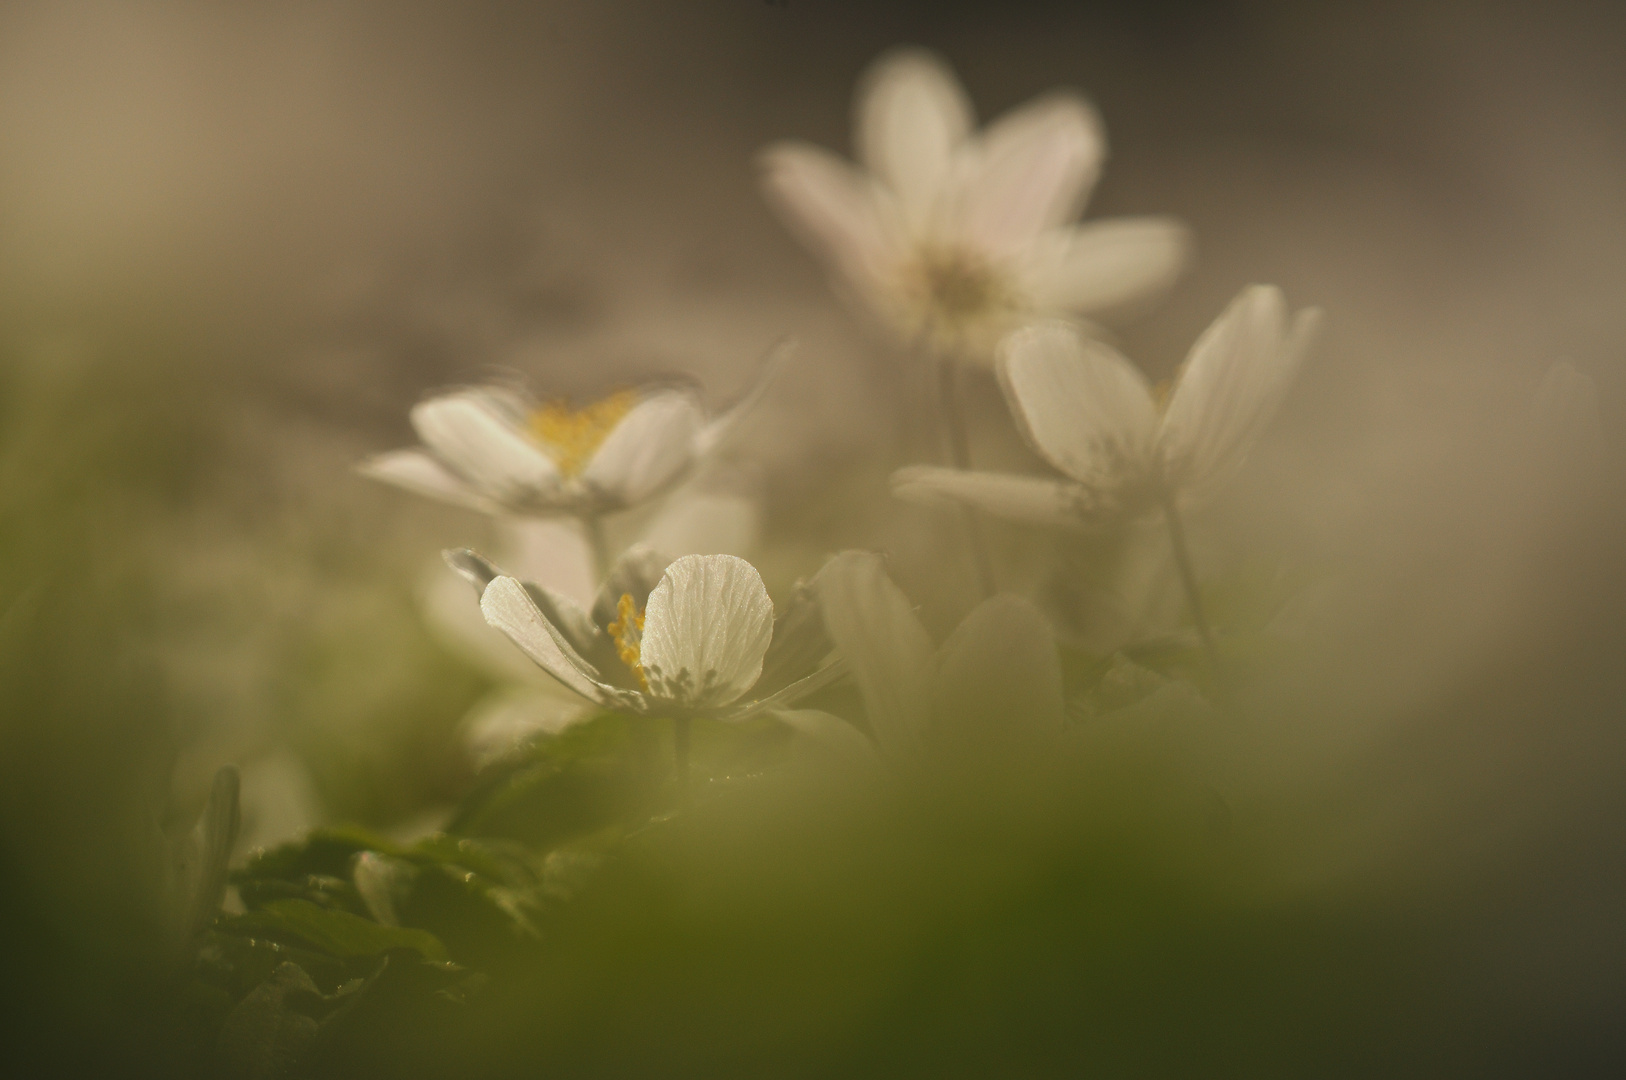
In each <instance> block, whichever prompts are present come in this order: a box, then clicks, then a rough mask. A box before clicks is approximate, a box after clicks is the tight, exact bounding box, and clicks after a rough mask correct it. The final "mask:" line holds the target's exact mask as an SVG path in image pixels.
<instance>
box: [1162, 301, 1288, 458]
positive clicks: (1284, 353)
mask: <svg viewBox="0 0 1626 1080" xmlns="http://www.w3.org/2000/svg"><path fill="white" fill-rule="evenodd" d="M1317 318H1318V316H1317V313H1316V312H1314V311H1305V312H1302V313H1300V315H1299V317H1298V318H1297V319H1296V320H1295V321H1294V324H1293V327H1292V330H1291V333H1289V331H1288V327H1287V304H1286V301H1285V300H1284V299H1283V298H1282V293H1281V290H1280V289H1277V288H1276V287H1274V286H1270V285H1250V286H1249V287H1247V288H1246V289H1244V290H1242V292H1241V294H1240V295H1238V296H1237V298H1236V299H1235V300H1233V301H1232V302H1231V304H1230V306H1229V307H1227V308H1226V309H1225V311H1224V313H1223V314H1221V315H1220V317H1219V318H1218V319H1216V320H1214V323H1213V325H1211V326H1210V327H1209V328H1208V329H1207V330H1205V331H1204V332H1203V334H1202V336H1201V337H1199V338H1198V339H1197V343H1196V344H1195V345H1193V346H1192V349H1191V356H1190V358H1189V359H1188V360H1187V361H1186V366H1185V370H1184V371H1183V372H1182V373H1181V376H1180V380H1179V382H1178V383H1177V384H1176V386H1175V388H1174V393H1173V394H1172V395H1171V397H1170V399H1169V409H1168V412H1167V413H1166V414H1165V416H1164V419H1163V426H1162V430H1161V431H1160V432H1159V434H1158V448H1159V450H1160V452H1161V453H1162V455H1163V458H1164V461H1165V463H1166V466H1165V467H1166V469H1167V475H1168V477H1169V479H1170V481H1171V482H1172V483H1174V484H1176V485H1179V486H1184V487H1195V486H1197V485H1201V484H1204V483H1206V482H1208V481H1211V480H1214V479H1217V478H1219V477H1221V476H1223V475H1224V474H1225V473H1227V472H1229V471H1230V470H1231V469H1232V468H1234V467H1235V466H1236V465H1237V464H1239V463H1240V461H1241V459H1242V457H1243V456H1244V455H1245V454H1246V452H1247V450H1248V447H1249V446H1251V445H1252V443H1253V441H1254V439H1256V438H1257V437H1258V435H1259V432H1260V431H1261V430H1262V429H1263V428H1264V425H1265V424H1266V423H1267V422H1269V420H1270V418H1271V415H1272V414H1273V413H1274V412H1275V411H1276V406H1277V405H1278V404H1279V403H1280V401H1281V398H1282V395H1283V394H1284V393H1286V391H1287V387H1288V386H1289V385H1290V384H1291V382H1292V380H1293V375H1294V373H1295V372H1296V371H1297V369H1298V362H1299V358H1300V357H1301V355H1302V354H1303V352H1304V349H1305V348H1306V346H1307V345H1308V343H1309V340H1310V338H1311V337H1312V336H1313V334H1314V330H1315V327H1316V323H1317Z"/></svg>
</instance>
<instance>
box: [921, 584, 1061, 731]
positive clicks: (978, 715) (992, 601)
mask: <svg viewBox="0 0 1626 1080" xmlns="http://www.w3.org/2000/svg"><path fill="white" fill-rule="evenodd" d="M936 674H937V678H936V679H935V680H934V683H933V687H932V723H931V731H930V733H929V735H928V739H929V740H930V742H931V744H932V746H933V747H934V748H936V749H938V750H948V751H950V752H952V753H960V754H980V753H984V752H987V751H993V752H996V753H997V752H999V751H1002V750H1015V749H1018V748H1020V747H1022V746H1028V747H1032V746H1034V745H1035V744H1037V743H1038V742H1039V741H1041V740H1042V739H1044V738H1046V737H1054V736H1057V735H1060V734H1061V727H1062V687H1061V663H1060V661H1059V660H1058V658H1057V656H1056V641H1055V637H1054V635H1053V634H1052V633H1051V630H1050V624H1049V623H1047V622H1046V621H1045V618H1044V616H1043V615H1041V614H1040V613H1039V611H1038V609H1037V608H1035V607H1034V606H1033V605H1032V604H1030V603H1028V602H1027V601H1026V600H1023V599H1021V598H1020V597H1016V596H1011V595H1009V594H1001V595H999V596H993V597H990V598H989V599H987V600H985V601H983V602H982V603H981V604H979V605H978V606H977V607H976V608H974V609H972V611H971V614H969V615H967V616H966V617H965V620H964V621H963V622H961V623H960V625H959V626H958V627H956V628H955V630H954V633H952V634H950V635H949V638H948V640H947V641H945V642H943V647H942V649H941V650H939V652H938V654H937V660H936Z"/></svg>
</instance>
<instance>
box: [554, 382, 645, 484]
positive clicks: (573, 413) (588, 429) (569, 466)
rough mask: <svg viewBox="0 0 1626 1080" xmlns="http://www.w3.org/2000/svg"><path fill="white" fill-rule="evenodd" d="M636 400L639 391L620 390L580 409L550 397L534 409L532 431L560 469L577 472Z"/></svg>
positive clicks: (569, 472) (573, 474) (564, 472)
mask: <svg viewBox="0 0 1626 1080" xmlns="http://www.w3.org/2000/svg"><path fill="white" fill-rule="evenodd" d="M637 403H638V395H637V394H635V393H634V392H633V391H631V390H619V391H617V392H615V393H613V394H611V395H610V396H609V397H606V398H601V399H600V400H598V401H595V402H593V403H592V404H591V405H586V406H583V407H582V408H580V409H572V408H571V407H570V406H569V405H567V404H566V403H564V402H563V401H550V402H547V403H546V404H544V405H542V406H540V407H539V408H537V409H535V410H533V411H532V412H531V417H530V421H531V434H532V435H533V436H535V438H536V440H537V441H538V442H540V443H541V444H542V446H543V448H544V449H545V450H547V452H548V456H549V457H551V458H553V463H554V464H555V465H557V466H558V467H559V471H560V472H561V473H563V474H564V475H566V476H575V475H576V474H577V473H579V472H581V471H582V469H583V468H584V467H585V466H586V465H587V462H588V460H589V459H591V458H592V456H593V451H595V450H597V449H598V448H599V444H600V443H602V442H603V441H604V439H605V437H606V436H607V435H609V434H610V431H611V430H612V429H613V428H614V427H615V425H616V424H618V423H620V422H621V418H622V417H623V416H626V415H627V413H628V412H630V411H632V407H633V406H634V405H636V404H637Z"/></svg>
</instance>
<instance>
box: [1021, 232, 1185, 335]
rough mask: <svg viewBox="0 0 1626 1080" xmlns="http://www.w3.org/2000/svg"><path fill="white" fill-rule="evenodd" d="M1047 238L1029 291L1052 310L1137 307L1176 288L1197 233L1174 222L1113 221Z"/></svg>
mask: <svg viewBox="0 0 1626 1080" xmlns="http://www.w3.org/2000/svg"><path fill="white" fill-rule="evenodd" d="M1041 239H1042V241H1044V242H1042V243H1040V244H1039V245H1038V246H1037V250H1036V251H1035V252H1034V255H1033V257H1031V258H1030V259H1029V262H1028V267H1027V270H1028V274H1027V276H1028V279H1029V281H1028V292H1029V295H1030V296H1032V298H1033V301H1034V303H1035V304H1037V305H1038V306H1039V307H1040V308H1042V309H1045V310H1051V311H1073V312H1080V313H1096V312H1111V311H1119V310H1123V309H1126V308H1133V307H1135V306H1137V305H1138V304H1141V303H1145V302H1147V301H1150V300H1151V299H1153V298H1155V297H1156V296H1158V295H1159V294H1161V293H1162V292H1163V291H1164V290H1166V289H1167V288H1168V287H1169V286H1170V285H1172V284H1174V281H1175V279H1176V278H1178V277H1179V276H1180V273H1181V271H1182V270H1184V269H1185V267H1186V264H1187V263H1188V262H1189V261H1190V258H1191V231H1190V230H1189V229H1187V228H1186V227H1185V226H1184V225H1182V224H1181V223H1180V222H1178V221H1176V220H1174V219H1173V218H1165V217H1134V218H1112V219H1109V220H1106V221H1094V222H1091V223H1089V224H1088V225H1081V226H1079V227H1077V228H1070V229H1055V230H1052V231H1051V233H1050V234H1048V235H1047V236H1045V237H1043V238H1041Z"/></svg>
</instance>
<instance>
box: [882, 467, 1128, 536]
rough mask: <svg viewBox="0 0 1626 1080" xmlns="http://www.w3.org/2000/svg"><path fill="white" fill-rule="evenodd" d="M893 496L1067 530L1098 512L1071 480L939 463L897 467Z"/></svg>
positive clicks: (1087, 494) (1084, 523) (1085, 491)
mask: <svg viewBox="0 0 1626 1080" xmlns="http://www.w3.org/2000/svg"><path fill="white" fill-rule="evenodd" d="M892 494H894V495H896V496H897V497H898V498H900V499H902V500H904V501H905V502H912V503H922V504H926V505H931V504H939V505H940V504H942V503H944V502H958V503H964V504H966V505H967V506H974V507H976V508H977V509H978V510H982V511H984V512H985V513H989V514H993V515H994V516H995V517H1002V518H1008V519H1009V520H1011V521H1026V522H1032V523H1033V524H1036V525H1056V526H1061V527H1063V528H1072V529H1077V528H1082V527H1085V526H1087V525H1089V524H1090V523H1091V521H1092V519H1093V518H1094V517H1095V515H1096V513H1097V510H1096V500H1095V497H1094V496H1093V495H1092V493H1091V492H1090V491H1089V490H1088V489H1086V488H1084V487H1082V486H1080V485H1078V484H1075V483H1073V482H1071V481H1067V480H1048V479H1045V478H1044V477H1041V476H1020V475H1018V474H1016V473H995V472H971V471H967V470H964V469H946V468H943V467H942V466H940V465H909V466H906V467H905V468H902V469H899V470H898V471H897V472H895V473H893V474H892Z"/></svg>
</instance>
